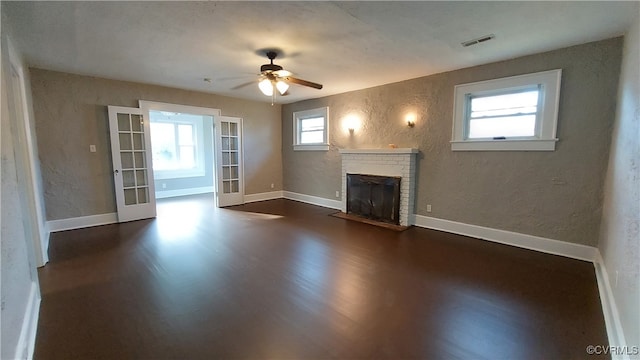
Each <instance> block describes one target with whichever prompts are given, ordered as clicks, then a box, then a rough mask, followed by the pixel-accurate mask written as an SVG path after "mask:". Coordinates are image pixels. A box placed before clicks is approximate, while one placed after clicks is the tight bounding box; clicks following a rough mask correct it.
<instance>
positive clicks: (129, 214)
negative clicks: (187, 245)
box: [108, 106, 156, 222]
mask: <svg viewBox="0 0 640 360" xmlns="http://www.w3.org/2000/svg"><path fill="white" fill-rule="evenodd" d="M108 109H109V132H110V135H111V155H112V160H113V182H114V188H115V193H116V205H117V209H118V222H126V221H133V220H140V219H148V218H153V217H155V216H156V198H155V186H154V182H153V166H152V162H151V148H150V146H151V138H150V135H149V122H148V121H145V120H144V118H143V116H142V110H141V109H138V108H129V107H121V106H109V107H108Z"/></svg>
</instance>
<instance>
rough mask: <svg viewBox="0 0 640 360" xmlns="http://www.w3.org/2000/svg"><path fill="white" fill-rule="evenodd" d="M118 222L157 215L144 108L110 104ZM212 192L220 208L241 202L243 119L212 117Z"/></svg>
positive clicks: (242, 193)
mask: <svg viewBox="0 0 640 360" xmlns="http://www.w3.org/2000/svg"><path fill="white" fill-rule="evenodd" d="M108 109H109V130H110V135H111V155H112V160H113V181H114V188H115V193H116V205H117V211H118V221H119V222H125V221H132V220H139V219H147V218H152V217H155V216H156V199H155V184H154V181H153V165H152V164H153V159H152V152H151V137H150V125H149V121H147V120H145V115H144V114H143V110H141V109H138V108H128V107H119V106H109V107H108ZM214 121H215V123H214V124H215V125H214V147H215V168H216V171H215V177H216V181H215V183H216V184H215V185H216V186H215V190H216V191H215V192H216V205H217V206H219V207H223V206H231V205H237V204H242V203H243V202H244V181H243V178H244V175H243V161H242V160H243V154H242V119H241V118H235V117H227V116H219V115H218V116H214Z"/></svg>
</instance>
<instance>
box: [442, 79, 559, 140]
mask: <svg viewBox="0 0 640 360" xmlns="http://www.w3.org/2000/svg"><path fill="white" fill-rule="evenodd" d="M561 74H562V70H551V71H544V72H539V73H534V74H528V75H521V76H513V77H508V78H502V79H497V80H489V81H481V82H476V83H470V84H463V85H457V86H456V87H455V90H454V94H455V100H454V120H453V139H452V141H451V149H452V150H454V151H474V150H476V151H477V150H488V151H490V150H494V151H500V150H507V151H509V150H512V151H518V150H524V151H553V150H555V143H556V141H557V140H558V139H556V124H557V118H558V99H559V95H560V77H561Z"/></svg>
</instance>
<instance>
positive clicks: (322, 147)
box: [293, 144, 329, 151]
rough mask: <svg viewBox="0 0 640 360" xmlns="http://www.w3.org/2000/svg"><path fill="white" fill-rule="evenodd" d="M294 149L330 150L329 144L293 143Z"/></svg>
mask: <svg viewBox="0 0 640 360" xmlns="http://www.w3.org/2000/svg"><path fill="white" fill-rule="evenodd" d="M293 150H294V151H329V144H317V145H293Z"/></svg>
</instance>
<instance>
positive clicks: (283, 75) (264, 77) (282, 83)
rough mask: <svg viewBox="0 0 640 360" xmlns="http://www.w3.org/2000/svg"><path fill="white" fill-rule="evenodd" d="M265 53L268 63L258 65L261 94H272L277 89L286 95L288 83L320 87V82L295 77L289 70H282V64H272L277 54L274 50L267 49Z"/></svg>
mask: <svg viewBox="0 0 640 360" xmlns="http://www.w3.org/2000/svg"><path fill="white" fill-rule="evenodd" d="M266 55H267V58H269V60H270V63H269V64H264V65H262V66H260V81H259V82H258V87H259V88H260V91H262V93H263V94H265V95H267V96H274V95H275V90H277V91H278V93H280V95H287V94H288V93H287V91H288V90H289V84H296V85H302V86H308V87H312V88H314V89H322V85H321V84H318V83H314V82H311V81H307V80H302V79H298V78H295V77H293V76H291V75H292V74H291V72H290V71H287V70H284V69H283V68H282V66H280V65H276V64H274V63H273V60H274V59H275V58H276V57H277V56H278V54H277V53H276V52H275V51H267V52H266Z"/></svg>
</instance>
